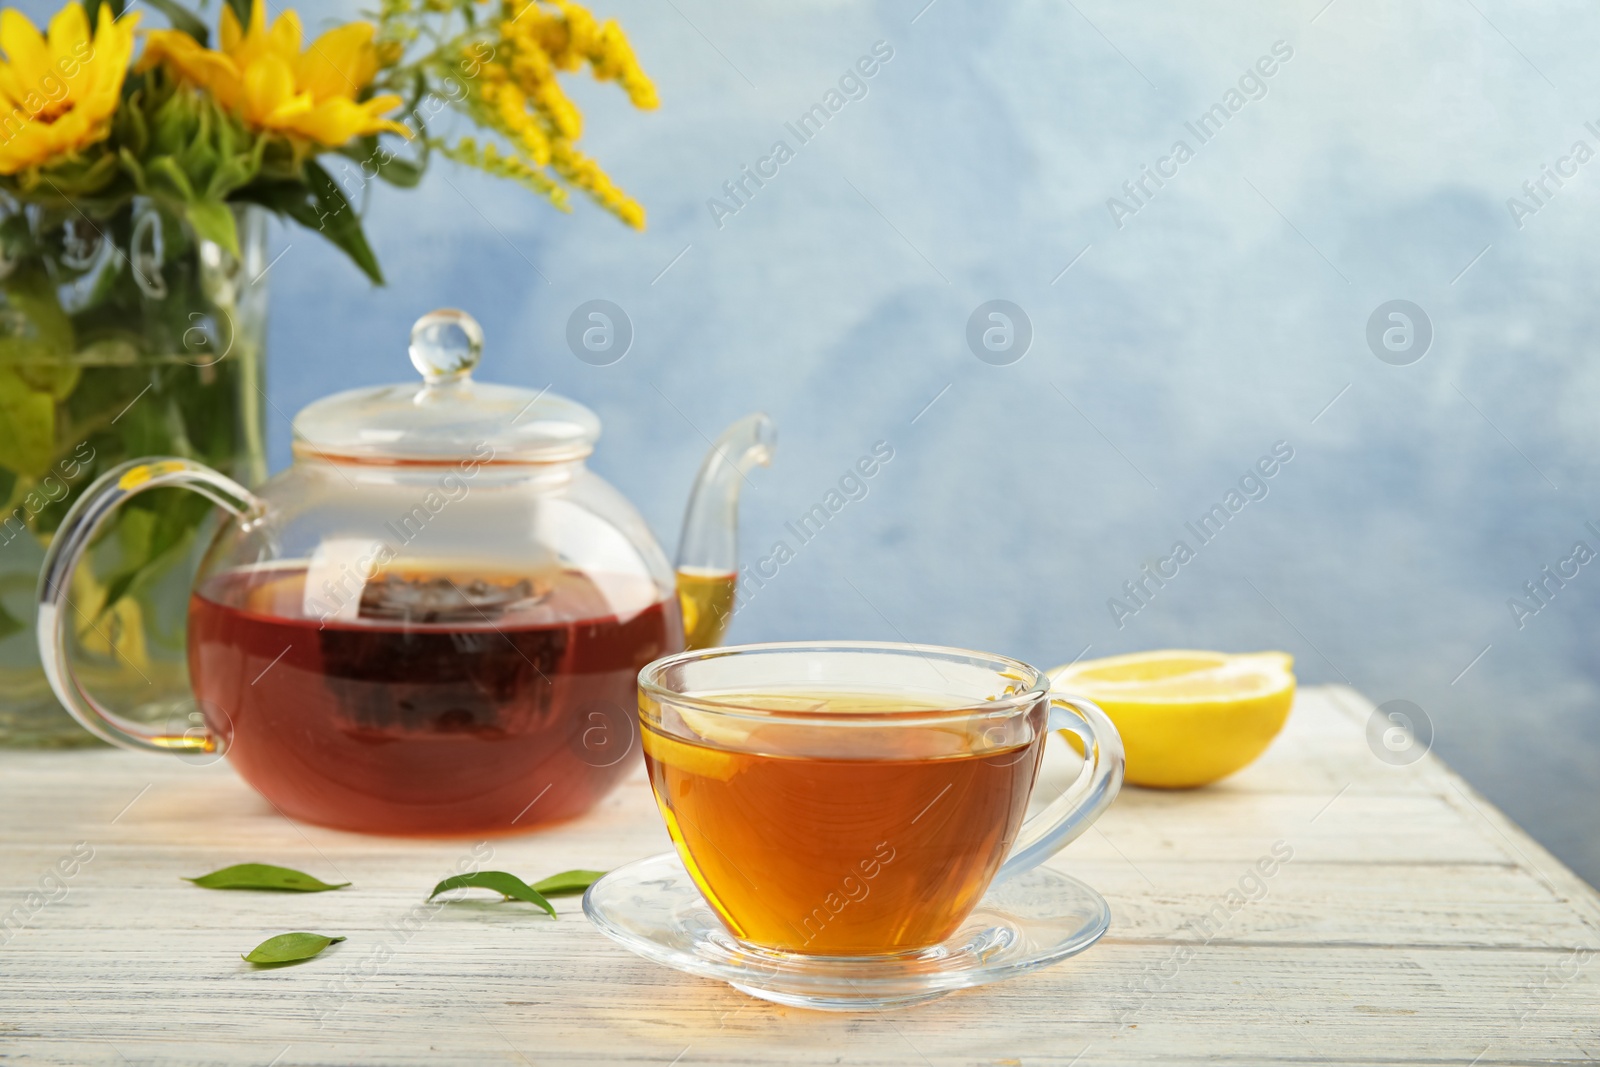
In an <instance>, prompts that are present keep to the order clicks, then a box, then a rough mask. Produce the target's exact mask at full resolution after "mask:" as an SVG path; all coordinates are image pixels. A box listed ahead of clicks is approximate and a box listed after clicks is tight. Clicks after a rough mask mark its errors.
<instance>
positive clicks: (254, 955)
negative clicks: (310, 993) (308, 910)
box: [240, 933, 344, 965]
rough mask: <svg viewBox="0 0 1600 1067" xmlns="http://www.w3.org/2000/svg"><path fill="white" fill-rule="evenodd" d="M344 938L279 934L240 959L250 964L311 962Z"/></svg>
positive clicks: (322, 935) (324, 935) (305, 934)
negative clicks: (314, 957)
mask: <svg viewBox="0 0 1600 1067" xmlns="http://www.w3.org/2000/svg"><path fill="white" fill-rule="evenodd" d="M343 940H344V938H342V937H328V936H327V935H326V934H307V933H293V934H279V935H278V936H277V937H269V938H267V939H266V940H265V941H263V942H261V944H259V945H257V946H256V947H255V948H253V949H251V950H250V951H249V952H248V953H246V954H245V955H244V956H242V957H240V958H241V959H243V960H245V961H246V962H249V963H254V964H258V965H260V964H273V963H298V962H299V961H300V960H309V959H310V958H311V957H312V956H315V955H317V954H318V953H319V952H321V951H322V950H323V949H325V948H327V947H328V946H329V945H337V944H338V943H339V942H341V941H343Z"/></svg>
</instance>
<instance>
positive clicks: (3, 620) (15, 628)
mask: <svg viewBox="0 0 1600 1067" xmlns="http://www.w3.org/2000/svg"><path fill="white" fill-rule="evenodd" d="M27 628H28V624H27V623H25V622H23V621H22V620H21V619H19V618H17V617H16V616H15V615H13V614H11V612H9V611H7V610H6V606H5V605H4V604H0V641H4V640H5V639H6V638H8V637H10V636H11V635H12V634H14V633H20V632H21V631H23V630H26V629H27Z"/></svg>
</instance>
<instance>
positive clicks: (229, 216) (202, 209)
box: [184, 200, 239, 257]
mask: <svg viewBox="0 0 1600 1067" xmlns="http://www.w3.org/2000/svg"><path fill="white" fill-rule="evenodd" d="M184 216H185V217H186V218H187V219H188V220H189V225H190V226H193V227H194V232H195V234H196V235H197V236H199V237H200V239H201V240H205V241H211V242H213V243H215V244H218V245H221V246H222V247H223V248H224V249H226V250H227V252H228V253H229V254H230V255H232V256H234V257H237V256H238V255H239V228H238V226H237V225H235V224H234V220H233V209H232V208H231V207H229V206H228V205H227V204H225V203H223V202H222V201H221V200H196V201H194V202H193V203H190V204H187V205H185V207H184Z"/></svg>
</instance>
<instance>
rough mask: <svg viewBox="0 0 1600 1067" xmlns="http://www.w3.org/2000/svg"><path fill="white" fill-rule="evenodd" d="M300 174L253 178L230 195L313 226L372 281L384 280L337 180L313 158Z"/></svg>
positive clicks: (354, 211) (375, 258) (313, 228)
mask: <svg viewBox="0 0 1600 1067" xmlns="http://www.w3.org/2000/svg"><path fill="white" fill-rule="evenodd" d="M304 174H305V181H304V182H303V183H302V182H298V181H273V182H268V181H258V182H253V183H251V184H250V185H248V186H246V187H245V188H243V189H241V190H240V191H239V193H238V195H237V196H235V197H234V199H236V200H244V201H248V202H249V203H252V204H260V205H261V206H263V207H266V208H270V209H272V210H273V211H276V212H278V213H279V214H282V215H287V216H289V217H290V218H291V219H293V220H294V221H296V222H298V223H300V225H302V226H304V227H306V228H307V229H312V230H316V231H317V232H318V233H320V234H322V236H324V237H326V238H327V239H328V240H329V241H332V242H333V243H334V245H335V246H337V247H338V248H339V249H340V250H341V251H342V252H344V254H345V255H347V256H349V257H350V258H351V260H352V261H354V262H355V264H356V266H358V267H360V268H361V269H362V270H363V271H364V272H365V273H366V275H367V277H368V278H370V279H372V282H373V284H375V285H382V284H384V282H383V271H382V270H381V269H380V268H379V266H378V259H377V257H376V256H375V255H373V254H372V246H371V245H369V244H367V235H366V233H365V232H364V231H363V230H362V229H361V217H360V216H359V215H357V214H356V209H355V208H354V207H353V206H352V205H351V203H350V201H349V200H347V199H345V195H344V192H343V191H342V190H341V189H340V188H339V183H338V182H336V181H334V180H333V176H332V175H330V174H329V173H328V172H327V171H326V170H323V169H322V165H321V164H319V163H317V162H316V161H315V160H307V161H306V163H305V169H304ZM308 186H309V188H308Z"/></svg>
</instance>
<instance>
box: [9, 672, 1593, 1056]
mask: <svg viewBox="0 0 1600 1067" xmlns="http://www.w3.org/2000/svg"><path fill="white" fill-rule="evenodd" d="M1371 711H1372V709H1371V706H1370V705H1369V704H1367V703H1366V702H1365V701H1364V700H1362V699H1361V698H1360V697H1359V695H1357V694H1354V693H1353V692H1350V691H1348V690H1307V691H1305V692H1304V693H1303V694H1302V695H1301V698H1300V699H1299V701H1298V702H1297V705H1296V708H1295V711H1294V713H1293V715H1292V716H1291V718H1290V723H1289V726H1288V728H1287V729H1286V730H1285V733H1284V735H1283V736H1282V737H1281V738H1280V739H1279V741H1278V742H1277V743H1275V744H1274V746H1273V747H1272V749H1271V750H1269V752H1268V753H1267V755H1266V756H1265V757H1263V759H1262V761H1261V762H1259V763H1258V764H1257V765H1255V766H1253V767H1251V768H1249V769H1248V770H1246V771H1245V772H1243V773H1242V774H1240V775H1238V776H1236V777H1235V778H1234V779H1231V780H1229V781H1228V782H1226V783H1221V784H1219V785H1218V786H1216V787H1212V788H1210V789H1206V790H1199V791H1192V792H1186V793H1166V792H1155V791H1144V790H1128V791H1127V792H1125V794H1124V796H1123V797H1122V798H1121V799H1120V800H1119V801H1118V803H1117V805H1116V806H1115V807H1114V808H1113V809H1112V811H1111V812H1109V813H1108V814H1107V816H1106V817H1105V819H1104V820H1103V822H1102V823H1101V824H1100V826H1099V827H1098V828H1097V829H1096V830H1095V831H1092V832H1091V833H1089V834H1088V835H1086V836H1085V837H1084V838H1083V839H1082V840H1080V841H1079V842H1077V843H1076V844H1074V845H1073V846H1072V847H1071V848H1070V849H1069V850H1067V852H1065V853H1064V854H1063V855H1061V856H1060V857H1058V858H1057V859H1056V860H1055V861H1053V862H1054V864H1055V865H1056V866H1058V867H1059V868H1060V869H1062V870H1066V871H1068V872H1070V873H1073V874H1075V875H1076V876H1078V877H1081V878H1084V879H1085V880H1086V881H1088V882H1090V883H1091V884H1093V885H1095V886H1097V887H1098V888H1099V889H1100V890H1101V891H1102V892H1103V893H1104V894H1105V895H1106V897H1107V899H1108V900H1109V901H1110V903H1111V905H1112V909H1113V914H1114V921H1113V926H1112V931H1111V933H1110V935H1108V937H1107V938H1106V939H1105V940H1104V941H1103V942H1102V943H1101V944H1100V945H1098V946H1096V947H1095V948H1094V949H1092V950H1091V951H1089V952H1087V953H1085V954H1084V955H1082V956H1080V957H1077V958H1075V959H1073V960H1070V961H1068V962H1066V963H1065V964H1062V965H1060V966H1058V967H1055V968H1051V969H1049V970H1046V971H1044V972H1041V973H1038V974H1035V975H1032V976H1029V977H1027V978H1024V979H1020V980H1017V981H1014V982H1011V983H1006V984H1003V985H1000V986H994V987H989V988H986V989H979V990H970V991H967V992H963V993H960V994H956V995H954V996H951V997H947V998H944V999H942V1000H939V1001H935V1002H933V1003H931V1004H928V1005H924V1006H922V1007H919V1008H915V1009H911V1010H908V1011H904V1012H891V1013H877V1012H864V1013H859V1014H844V1015H832V1014H824V1013H816V1012H805V1011H799V1010H794V1009H785V1008H781V1007H778V1006H776V1005H771V1004H767V1003H765V1002H759V1001H755V1000H752V999H750V998H748V997H746V996H744V995H743V994H740V993H738V992H736V991H734V990H732V989H731V988H729V987H727V986H724V985H721V984H719V983H715V982H711V981H707V980H702V979H695V978H691V977H688V976H685V975H680V974H678V973H676V972H673V971H670V970H667V969H664V968H661V967H658V966H655V965H652V964H649V963H647V962H645V961H643V960H640V959H638V958H636V957H634V956H632V955H630V954H628V953H627V952H625V951H623V950H621V949H619V948H617V947H615V946H613V945H612V944H611V943H610V942H608V941H606V940H605V939H604V938H603V937H601V936H600V935H599V934H598V933H597V932H596V931H594V930H592V929H591V928H590V927H589V926H588V924H587V923H585V922H584V921H583V920H582V917H581V915H579V914H578V913H577V908H578V903H577V901H576V900H564V901H561V902H559V903H558V908H559V909H560V911H561V918H560V919H559V920H557V921H551V920H550V919H548V918H545V917H543V916H542V914H540V913H536V912H534V911H533V910H532V909H531V908H529V907H527V906H525V905H506V904H499V903H490V902H487V901H484V902H477V903H468V904H454V905H451V906H449V907H448V908H438V909H433V908H426V907H422V906H421V902H422V898H423V897H424V896H425V894H426V892H427V891H428V889H429V888H431V886H432V884H433V883H434V881H436V880H437V879H438V878H440V877H443V876H444V875H445V874H447V873H450V872H451V871H452V870H453V869H454V866H455V864H456V862H457V861H458V860H459V859H460V858H462V857H463V856H467V855H469V854H470V853H471V852H472V850H473V849H474V848H479V849H480V855H482V852H481V850H482V849H492V850H493V852H492V857H490V858H488V859H487V865H489V866H493V867H498V868H503V869H509V870H514V871H518V872H521V873H524V874H527V875H529V876H534V875H538V874H543V873H548V872H551V871H555V870H559V869H563V868H567V867H575V866H597V867H609V866H613V865H616V864H620V863H623V862H626V861H628V860H631V859H634V858H637V857H638V856H642V855H647V854H649V853H652V852H656V851H660V850H662V849H663V848H664V847H666V838H665V834H664V832H663V830H662V828H661V825H660V820H659V818H658V817H657V815H656V813H655V811H654V808H653V804H652V802H651V800H650V797H649V795H648V790H647V788H646V787H645V785H644V783H643V781H642V780H641V779H640V778H637V777H636V778H634V779H633V780H631V781H630V782H628V783H627V784H626V785H625V786H624V787H623V788H622V789H621V790H619V791H618V792H617V793H616V794H614V795H613V796H612V797H611V798H608V800H607V801H606V802H605V803H604V804H603V805H602V806H601V808H600V809H599V810H597V812H596V813H595V814H593V815H592V816H590V817H588V818H585V819H582V820H577V821H575V822H572V823H568V824H565V825H562V826H558V827H553V828H550V829H548V830H546V831H542V832H540V833H537V834H532V835H526V836H522V837H515V838H502V839H497V840H494V841H490V842H487V843H485V844H482V845H480V844H479V843H478V842H473V841H414V840H399V839H384V838H371V837H361V836H357V835H351V834H343V833H339V832H336V831H330V830H324V829H321V828H317V827H307V826H300V825H296V824H293V823H290V822H288V821H287V820H284V819H282V818H281V817H279V816H278V815H277V814H276V813H275V812H273V811H272V809H271V807H270V806H269V805H267V804H265V803H264V802H262V801H260V800H259V799H258V798H256V797H255V796H254V795H253V794H252V793H251V792H250V791H249V790H248V789H247V788H246V787H245V786H244V785H243V784H242V783H240V782H239V781H238V780H237V779H236V778H235V777H234V776H233V775H232V774H231V772H229V771H228V769H227V768H226V766H224V765H218V766H212V767H190V766H185V765H183V764H182V763H181V762H179V761H177V760H162V759H159V758H155V757H144V756H138V755H133V754H128V753H120V752H110V751H92V752H78V753H67V754H39V753H0V850H3V852H0V854H3V856H4V861H3V863H0V914H3V913H4V912H5V911H7V910H9V909H12V908H13V907H23V908H24V911H25V912H27V914H26V927H25V928H24V929H23V930H21V931H20V932H18V933H16V934H15V935H14V936H12V937H11V938H10V940H9V942H8V943H5V944H3V945H0V1063H7V1062H18V1063H23V1062H26V1063H51V1064H54V1063H59V1064H98V1063H102V1062H103V1063H117V1064H122V1063H126V1062H133V1063H144V1062H159V1063H171V1064H179V1065H182V1064H191V1063H193V1064H202V1063H205V1064H210V1063H241V1064H243V1063H252V1064H268V1063H276V1064H277V1065H278V1067H290V1065H293V1064H367V1063H372V1064H379V1063H383V1064H413V1063H415V1064H429V1065H437V1064H454V1063H462V1064H466V1063H471V1064H484V1063H491V1064H496V1063H507V1064H522V1063H540V1064H545V1063H575V1064H601V1063H606V1064H612V1063H617V1064H646V1063H654V1064H669V1063H673V1062H677V1063H679V1064H681V1065H682V1067H692V1065H694V1064H748V1063H757V1064H767V1063H770V1064H802V1063H845V1064H862V1065H869V1067H870V1065H877V1064H900V1063H908V1062H909V1063H924V1062H925V1063H928V1064H930V1065H932V1064H938V1065H941V1067H942V1065H945V1064H951V1065H955V1064H996V1063H1026V1064H1030V1065H1031V1064H1058V1065H1062V1067H1066V1065H1069V1064H1073V1063H1078V1064H1081V1065H1083V1067H1088V1065H1091V1064H1151V1063H1156V1062H1162V1063H1166V1062H1172V1061H1173V1060H1175V1059H1176V1060H1198V1059H1205V1060H1207V1061H1208V1062H1216V1063H1224V1064H1260V1063H1287V1062H1297V1063H1303V1062H1321V1063H1350V1064H1358V1063H1359V1064H1380V1063H1381V1064H1389V1063H1452V1062H1453V1063H1458V1064H1465V1063H1468V1062H1474V1060H1475V1058H1476V1060H1475V1062H1476V1063H1477V1064H1479V1065H1485V1064H1509V1063H1518V1064H1521V1063H1585V1062H1595V1061H1596V1059H1597V1058H1600V982H1597V980H1596V977H1597V975H1600V968H1597V967H1596V965H1595V963H1594V960H1595V959H1596V958H1600V900H1597V898H1596V895H1595V893H1594V891H1593V890H1592V889H1590V888H1589V887H1588V886H1587V885H1585V884H1584V883H1583V882H1582V881H1581V880H1579V879H1577V878H1576V876H1574V875H1572V873H1571V872H1570V871H1567V870H1566V869H1565V868H1564V867H1562V866H1561V864H1560V863H1559V862H1557V861H1556V860H1555V859H1554V858H1553V857H1551V856H1550V855H1549V854H1548V853H1547V852H1545V851H1544V850H1543V849H1542V848H1540V847H1539V846H1538V845H1537V844H1536V843H1534V842H1533V841H1532V840H1531V839H1529V838H1528V837H1527V836H1526V835H1525V834H1523V833H1522V832H1521V831H1520V830H1518V829H1517V828H1516V827H1515V826H1513V825H1512V824H1510V823H1509V822H1508V821H1507V820H1505V818H1504V817H1503V816H1502V815H1500V813H1499V812H1497V811H1495V809H1494V808H1493V807H1492V806H1490V805H1489V804H1488V803H1487V802H1486V801H1484V800H1483V798H1481V797H1479V796H1478V795H1477V794H1476V793H1474V792H1473V791H1472V790H1471V789H1470V788H1469V787H1467V786H1466V785H1465V783H1463V782H1461V781H1460V779H1459V778H1457V777H1456V776H1455V775H1454V774H1452V773H1451V772H1450V771H1449V770H1448V769H1447V768H1445V767H1444V766H1443V765H1442V764H1441V763H1439V762H1438V761H1437V760H1434V759H1432V758H1431V757H1427V758H1424V759H1423V760H1421V761H1419V762H1417V763H1415V764H1412V765H1410V766H1407V767H1403V768H1396V767H1391V766H1389V765H1387V764H1385V763H1383V762H1381V761H1380V760H1378V759H1377V758H1376V757H1375V756H1374V755H1373V754H1372V752H1371V751H1370V749H1368V747H1367V744H1366V741H1365V736H1364V728H1365V722H1366V718H1367V716H1369V715H1370V714H1371ZM1069 769H1070V768H1067V767H1059V766H1052V768H1051V769H1050V770H1049V772H1048V773H1047V775H1046V778H1045V780H1044V782H1043V783H1042V788H1043V789H1045V790H1048V789H1049V788H1050V787H1051V786H1052V785H1056V786H1059V784H1060V783H1061V782H1062V781H1063V780H1064V775H1065V774H1066V773H1067V771H1068V770H1069ZM79 841H82V842H85V843H86V844H87V846H88V847H91V848H92V849H93V850H94V851H93V856H92V858H91V859H89V860H88V862H86V863H83V864H81V865H80V868H79V869H78V870H77V872H76V873H75V874H74V875H73V877H71V878H69V879H66V880H65V882H64V890H63V891H62V893H63V894H64V895H62V894H56V893H52V894H51V895H60V899H57V900H54V901H50V902H48V903H45V904H43V905H42V906H40V907H38V908H36V909H34V908H31V907H30V906H29V905H28V901H29V899H30V898H29V893H30V892H40V891H41V881H42V880H43V879H44V878H45V877H46V875H47V873H48V871H49V870H50V869H51V868H52V867H53V865H54V864H55V863H56V861H57V860H58V859H59V858H61V857H63V856H67V855H70V854H71V850H72V848H73V845H74V843H75V842H79ZM1278 842H1282V843H1283V846H1287V847H1289V848H1292V850H1293V856H1292V858H1291V859H1289V860H1288V861H1287V862H1284V863H1278V864H1276V865H1275V867H1274V869H1273V871H1272V873H1271V874H1270V875H1265V874H1262V873H1261V870H1262V868H1258V867H1256V863H1257V861H1258V860H1260V859H1261V858H1262V857H1264V856H1268V855H1270V853H1271V850H1272V848H1273V846H1274V844H1275V843H1278ZM1280 847H1282V846H1280ZM247 859H264V860H272V861H276V862H281V863H286V864H289V865H291V866H296V867H301V868H304V869H308V870H311V871H313V872H315V873H319V874H323V875H326V876H338V878H339V880H344V879H349V880H351V881H354V882H355V883H356V885H355V886H354V887H353V888H352V889H351V890H345V891H340V892H337V893H325V894H318V895H313V896H279V895H265V894H247V893H216V892H210V893H208V892H206V891H203V890H198V889H195V888H194V887H192V886H189V885H187V884H186V883H183V882H181V881H180V880H179V878H180V876H181V875H185V874H191V875H192V874H197V873H201V872H203V871H205V870H208V869H211V868H213V867H217V866H222V865H224V864H226V863H232V862H239V861H242V860H247ZM1267 866H1273V865H1271V864H1268V865H1267ZM1230 894H1231V895H1230ZM285 929H320V930H324V931H326V932H330V933H342V934H345V935H346V936H348V937H349V938H350V940H349V941H347V942H345V943H344V944H341V945H338V946H335V947H334V948H333V949H330V950H329V952H328V953H327V954H326V955H325V956H324V957H322V958H319V959H318V960H315V961H312V962H311V963H310V964H307V965H304V966H299V967H293V968H287V969H283V970H275V971H266V972H258V971H253V970H252V969H250V968H248V967H247V966H246V965H245V964H243V963H242V962H241V961H239V960H238V953H240V952H242V951H244V950H246V949H248V948H249V947H251V946H252V945H254V944H255V943H256V941H258V940H260V939H261V938H262V937H265V936H267V935H268V934H271V933H276V932H279V931H281V930H285ZM0 940H4V935H3V934H0ZM274 1057H276V1060H275V1059H274Z"/></svg>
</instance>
